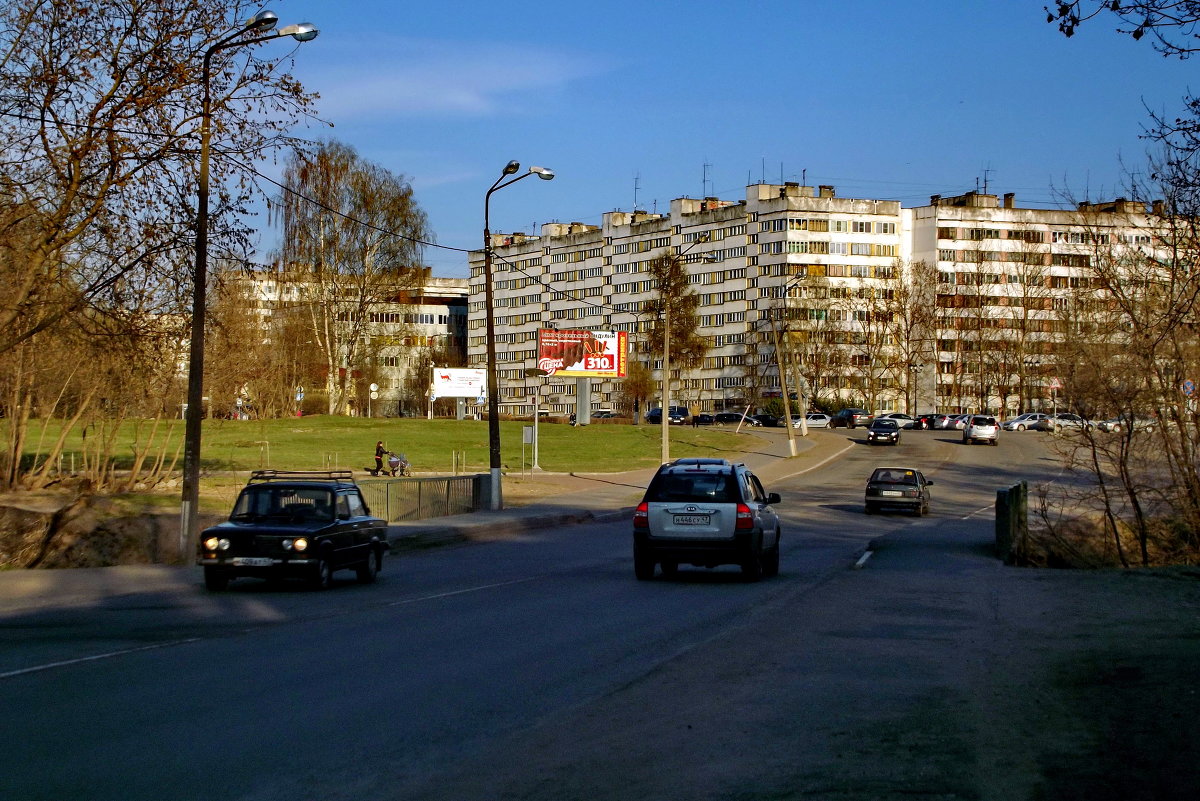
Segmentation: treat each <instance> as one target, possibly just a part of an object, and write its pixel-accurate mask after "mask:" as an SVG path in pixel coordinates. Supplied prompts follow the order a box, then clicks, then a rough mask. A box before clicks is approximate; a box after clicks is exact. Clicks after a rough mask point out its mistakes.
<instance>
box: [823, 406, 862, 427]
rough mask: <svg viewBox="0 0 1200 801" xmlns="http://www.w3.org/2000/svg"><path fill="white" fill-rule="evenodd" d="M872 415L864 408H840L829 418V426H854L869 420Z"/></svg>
mask: <svg viewBox="0 0 1200 801" xmlns="http://www.w3.org/2000/svg"><path fill="white" fill-rule="evenodd" d="M871 419H872V415H871V413H870V412H868V411H867V410H866V409H842V410H841V411H840V412H838V413H837V414H835V415H834V416H833V417H831V418H830V419H829V427H830V428H841V427H843V426H844V427H846V428H854V427H856V426H865V425H867V424H868V423H870V422H871Z"/></svg>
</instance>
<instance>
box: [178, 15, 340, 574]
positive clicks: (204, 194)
mask: <svg viewBox="0 0 1200 801" xmlns="http://www.w3.org/2000/svg"><path fill="white" fill-rule="evenodd" d="M277 22H279V17H278V16H276V14H275V13H274V12H272V11H260V12H258V13H257V14H255V15H254V16H253V17H251V18H250V20H249V21H248V22H247V23H246V24H245V25H243V26H242V27H241V28H239V29H237V30H236V31H234V32H233V33H230V34H228V35H227V36H225V37H224V38H223V39H220V40H218V41H217V42H216V43H215V44H213V45H211V46H209V48H208V49H207V50H205V51H204V66H203V70H202V72H201V74H200V82H201V86H202V88H203V90H204V101H203V105H202V106H201V111H200V187H199V190H198V191H197V196H196V267H195V270H194V271H193V273H192V332H191V343H190V347H189V356H188V392H187V412H186V421H185V424H184V432H183V500H182V504H181V506H180V526H179V549H180V556H181V557H183V558H185V559H186V558H187V555H188V554H189V553H190V552H191V545H192V543H193V542H195V539H196V534H197V529H198V528H199V526H198V512H199V510H198V508H197V507H198V503H199V498H200V421H201V420H202V419H203V417H204V408H203V406H204V316H205V311H206V307H207V302H208V301H207V298H206V285H207V283H208V154H209V139H210V138H211V131H210V128H211V122H212V88H211V87H210V86H209V83H210V79H211V77H212V57H213V55H214V54H215V53H217V52H218V51H221V50H227V49H229V48H232V47H246V46H248V45H252V44H258V43H259V42H266V41H270V40H271V39H281V38H283V37H285V36H290V37H292V38H293V39H295V40H296V41H297V42H307V41H310V40H312V39H315V38H316V37H317V33H318V31H317V28H316V26H315V25H313V24H312V23H311V22H301V23H300V24H298V25H288V26H286V27H284V28H280V29H278V30H274V28H275V24H276V23H277ZM246 34H251V36H250V38H246V39H243V38H242V37H243V36H245V35H246Z"/></svg>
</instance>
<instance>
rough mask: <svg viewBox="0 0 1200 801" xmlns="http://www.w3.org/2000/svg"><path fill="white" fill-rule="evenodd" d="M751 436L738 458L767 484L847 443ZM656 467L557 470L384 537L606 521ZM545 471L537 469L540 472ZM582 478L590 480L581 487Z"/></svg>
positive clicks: (463, 538) (426, 541) (398, 543)
mask: <svg viewBox="0 0 1200 801" xmlns="http://www.w3.org/2000/svg"><path fill="white" fill-rule="evenodd" d="M752 436H754V437H756V439H757V440H758V441H759V442H761V443H762V447H761V449H759V450H754V451H747V452H745V453H743V454H742V456H741V459H740V461H742V462H744V463H745V464H746V465H747V466H748V467H750V469H751V470H753V471H754V472H755V473H757V474H758V475H759V477H760V478H761V479H762V481H763V484H764V485H766V486H767V487H768V489H770V488H772V487H773V485H774V484H775V483H776V482H777V481H780V480H782V479H784V478H787V477H788V476H792V475H796V474H798V473H802V472H805V471H807V470H811V469H813V468H815V467H817V466H819V465H820V464H823V463H824V462H825V461H827V460H829V459H831V458H833V457H834V456H836V455H837V454H838V453H840V452H841V451H843V450H845V449H846V448H847V447H848V445H847V443H846V439H845V436H844V434H842V435H839V434H837V433H834V432H828V431H810V432H809V435H808V437H801V436H800V435H799V432H796V457H795V458H794V459H793V458H792V457H791V451H790V446H789V444H788V437H787V430H786V429H782V428H779V429H756V430H755V431H754V433H753V435H752ZM656 469H657V468H654V467H647V468H643V469H640V470H630V471H628V472H624V473H567V474H558V477H559V478H560V479H561V481H560V483H561V484H562V486H563V487H564V491H563V492H562V493H560V494H554V495H550V496H547V497H546V498H544V499H542V500H539V501H537V502H535V503H531V504H527V505H524V506H512V507H509V508H505V509H500V510H497V511H490V510H485V511H480V512H473V513H470V514H464V515H452V516H449V517H437V518H431V519H428V520H416V521H413V522H411V523H396V524H392V525H390V526H388V541H389V542H390V543H391V545H392V548H393V549H400V550H407V549H414V548H429V547H435V546H440V545H451V544H455V543H464V542H486V541H489V540H498V539H504V538H505V537H510V536H514V535H517V534H520V533H522V532H526V531H533V530H536V529H539V528H553V527H557V526H564V525H571V524H573V523H581V522H584V521H589V520H592V521H597V522H605V521H610V520H620V519H623V518H628V517H630V516H631V515H632V514H633V507H635V506H636V505H637V504H638V502H639V501H640V500H641V497H642V493H643V492H644V491H645V489H646V485H647V484H649V483H650V479H651V478H653V477H654V473H655V470H656ZM547 476H548V474H541V475H540V478H543V479H544V478H546V477H547ZM581 481H584V482H591V484H590V486H586V487H585V488H583V489H579V485H580V482H581ZM567 487H570V488H571V489H566V488H567Z"/></svg>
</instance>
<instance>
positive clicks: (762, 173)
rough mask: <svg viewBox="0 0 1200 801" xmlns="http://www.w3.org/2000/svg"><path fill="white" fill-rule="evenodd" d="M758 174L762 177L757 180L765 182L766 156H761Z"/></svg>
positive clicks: (761, 182)
mask: <svg viewBox="0 0 1200 801" xmlns="http://www.w3.org/2000/svg"><path fill="white" fill-rule="evenodd" d="M759 175H761V176H762V177H761V178H759V179H758V182H759V183H760V184H765V183H766V182H767V157H766V156H763V157H762V164H761V166H760V167H759Z"/></svg>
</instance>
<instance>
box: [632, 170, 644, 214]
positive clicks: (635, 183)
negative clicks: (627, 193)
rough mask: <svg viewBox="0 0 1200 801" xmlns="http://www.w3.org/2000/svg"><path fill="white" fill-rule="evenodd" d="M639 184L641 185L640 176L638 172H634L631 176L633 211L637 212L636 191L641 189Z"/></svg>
mask: <svg viewBox="0 0 1200 801" xmlns="http://www.w3.org/2000/svg"><path fill="white" fill-rule="evenodd" d="M641 183H642V174H641V173H640V172H635V173H634V174H633V210H634V211H637V209H638V190H639V189H640V188H641Z"/></svg>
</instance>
